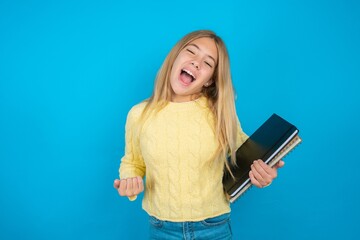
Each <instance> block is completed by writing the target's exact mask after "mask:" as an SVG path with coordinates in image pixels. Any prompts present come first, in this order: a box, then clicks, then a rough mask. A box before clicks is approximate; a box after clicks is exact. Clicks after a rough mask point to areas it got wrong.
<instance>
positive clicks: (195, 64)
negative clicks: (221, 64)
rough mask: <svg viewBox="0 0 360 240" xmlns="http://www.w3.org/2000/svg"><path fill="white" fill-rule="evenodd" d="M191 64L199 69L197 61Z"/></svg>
mask: <svg viewBox="0 0 360 240" xmlns="http://www.w3.org/2000/svg"><path fill="white" fill-rule="evenodd" d="M191 64H192V65H193V66H194V67H195V68H196V69H199V64H198V63H197V62H196V61H192V62H191Z"/></svg>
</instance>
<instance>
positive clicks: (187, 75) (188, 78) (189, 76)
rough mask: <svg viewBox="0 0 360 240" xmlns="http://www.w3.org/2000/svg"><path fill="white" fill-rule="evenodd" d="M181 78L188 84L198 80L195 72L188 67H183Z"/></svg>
mask: <svg viewBox="0 0 360 240" xmlns="http://www.w3.org/2000/svg"><path fill="white" fill-rule="evenodd" d="M180 80H181V81H182V82H183V83H185V84H186V85H188V84H190V83H192V82H194V81H195V80H196V78H195V76H194V74H193V73H192V72H190V71H189V70H187V69H181V72H180Z"/></svg>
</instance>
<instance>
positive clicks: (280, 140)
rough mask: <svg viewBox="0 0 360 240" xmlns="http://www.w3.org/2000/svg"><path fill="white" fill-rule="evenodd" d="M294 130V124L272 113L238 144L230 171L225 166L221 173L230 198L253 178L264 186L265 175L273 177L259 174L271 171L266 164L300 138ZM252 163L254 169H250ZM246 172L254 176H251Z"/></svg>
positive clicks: (276, 158)
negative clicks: (257, 160) (259, 160)
mask: <svg viewBox="0 0 360 240" xmlns="http://www.w3.org/2000/svg"><path fill="white" fill-rule="evenodd" d="M298 133H299V130H298V129H297V128H296V127H295V126H294V125H292V124H291V123H289V122H287V121H286V120H285V119H283V118H281V117H280V116H278V115H276V114H273V115H272V116H271V117H270V118H269V119H268V120H266V121H265V122H264V124H262V125H261V126H260V127H259V128H258V129H257V130H256V131H255V132H254V133H253V134H252V135H251V136H250V137H249V138H248V139H247V140H246V141H245V142H244V143H243V144H242V145H241V146H240V148H239V149H238V150H237V151H236V165H235V166H232V167H231V172H229V171H227V169H226V171H225V174H224V177H223V185H224V189H225V191H226V192H227V194H229V196H230V202H234V201H235V200H236V199H238V198H239V197H240V196H241V195H242V194H243V193H244V192H245V191H246V190H247V189H249V188H250V187H251V185H252V183H253V182H254V183H255V185H258V186H265V185H266V184H268V183H269V179H271V180H272V179H273V177H274V176H272V177H269V178H268V179H263V176H262V175H264V176H266V174H265V173H264V171H265V172H266V169H267V170H268V171H269V172H270V173H271V171H270V170H269V169H270V167H273V166H274V165H275V164H277V163H278V162H279V161H280V159H282V158H283V157H285V155H286V154H287V153H288V152H289V151H290V150H292V149H293V148H294V147H295V146H297V145H298V144H299V143H300V142H301V138H300V137H299V136H298ZM256 159H262V160H263V161H264V163H266V164H267V165H268V166H264V165H262V163H261V162H260V163H257V162H255V161H254V160H256ZM258 164H259V165H258ZM261 165H262V166H263V167H262V168H261ZM255 166H257V168H256V169H257V171H253V169H252V168H253V167H255ZM258 171H260V172H262V173H263V174H259V173H258ZM250 172H252V173H255V175H257V176H253V177H254V178H253V179H251V173H250ZM260 175H261V176H260ZM255 180H256V181H255ZM259 180H260V181H259ZM266 182H267V183H266Z"/></svg>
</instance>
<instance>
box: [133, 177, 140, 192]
mask: <svg viewBox="0 0 360 240" xmlns="http://www.w3.org/2000/svg"><path fill="white" fill-rule="evenodd" d="M132 183H133V195H138V194H139V183H138V179H137V177H134V178H132Z"/></svg>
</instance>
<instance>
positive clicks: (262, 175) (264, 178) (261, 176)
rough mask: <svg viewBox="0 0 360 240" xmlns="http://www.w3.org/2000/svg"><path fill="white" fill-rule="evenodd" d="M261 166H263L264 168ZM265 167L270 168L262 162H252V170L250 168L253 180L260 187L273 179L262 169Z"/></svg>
mask: <svg viewBox="0 0 360 240" xmlns="http://www.w3.org/2000/svg"><path fill="white" fill-rule="evenodd" d="M263 164H265V166H264V165H263ZM266 167H268V168H270V167H269V166H267V165H266V163H264V162H263V161H262V160H258V161H254V164H253V168H252V169H253V173H254V176H255V178H256V179H257V180H258V181H259V182H260V183H261V185H267V184H269V183H270V182H271V181H272V179H273V177H272V176H271V175H270V174H269V173H268V172H267V171H266V170H265V169H264V168H266ZM270 169H271V168H270ZM267 170H268V169H267ZM268 171H269V170H268Z"/></svg>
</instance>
